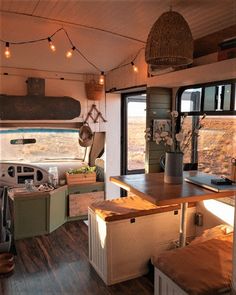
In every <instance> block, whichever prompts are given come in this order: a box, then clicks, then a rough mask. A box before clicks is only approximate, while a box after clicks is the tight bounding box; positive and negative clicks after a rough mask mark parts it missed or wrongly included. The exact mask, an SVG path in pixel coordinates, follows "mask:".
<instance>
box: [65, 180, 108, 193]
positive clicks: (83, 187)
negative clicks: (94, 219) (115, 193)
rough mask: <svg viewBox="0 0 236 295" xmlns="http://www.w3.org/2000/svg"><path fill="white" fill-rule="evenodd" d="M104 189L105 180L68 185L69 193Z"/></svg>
mask: <svg viewBox="0 0 236 295" xmlns="http://www.w3.org/2000/svg"><path fill="white" fill-rule="evenodd" d="M98 191H104V182H94V183H85V184H73V185H68V194H69V195H70V194H83V193H88V192H98Z"/></svg>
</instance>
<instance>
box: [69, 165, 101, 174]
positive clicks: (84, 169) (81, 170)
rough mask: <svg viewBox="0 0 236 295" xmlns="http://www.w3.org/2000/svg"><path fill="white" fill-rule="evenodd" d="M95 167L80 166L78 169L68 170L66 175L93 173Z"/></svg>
mask: <svg viewBox="0 0 236 295" xmlns="http://www.w3.org/2000/svg"><path fill="white" fill-rule="evenodd" d="M95 170H96V167H95V166H93V167H90V166H82V167H81V168H79V169H70V170H68V171H67V173H68V174H89V173H93V172H95Z"/></svg>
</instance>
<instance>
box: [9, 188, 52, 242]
mask: <svg viewBox="0 0 236 295" xmlns="http://www.w3.org/2000/svg"><path fill="white" fill-rule="evenodd" d="M49 198H50V195H49V194H47V195H45V196H39V197H24V198H15V200H14V238H15V239H21V238H28V237H33V236H37V235H43V234H46V233H48V230H49V228H48V216H49Z"/></svg>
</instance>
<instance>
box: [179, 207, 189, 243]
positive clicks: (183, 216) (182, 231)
mask: <svg viewBox="0 0 236 295" xmlns="http://www.w3.org/2000/svg"><path fill="white" fill-rule="evenodd" d="M180 209H181V216H180V218H181V220H180V229H179V247H180V248H181V247H184V246H185V245H186V223H187V209H188V203H182V204H181V207H180Z"/></svg>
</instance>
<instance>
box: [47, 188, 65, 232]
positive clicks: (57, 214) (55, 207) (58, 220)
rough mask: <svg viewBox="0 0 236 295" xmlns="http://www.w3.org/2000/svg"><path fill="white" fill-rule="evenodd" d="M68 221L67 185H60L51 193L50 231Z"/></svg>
mask: <svg viewBox="0 0 236 295" xmlns="http://www.w3.org/2000/svg"><path fill="white" fill-rule="evenodd" d="M66 221H67V187H66V186H64V187H60V188H58V189H57V190H55V191H52V192H51V193H50V212H49V232H52V231H54V230H55V229H57V228H58V227H59V226H61V225H62V224H63V223H65V222H66Z"/></svg>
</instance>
